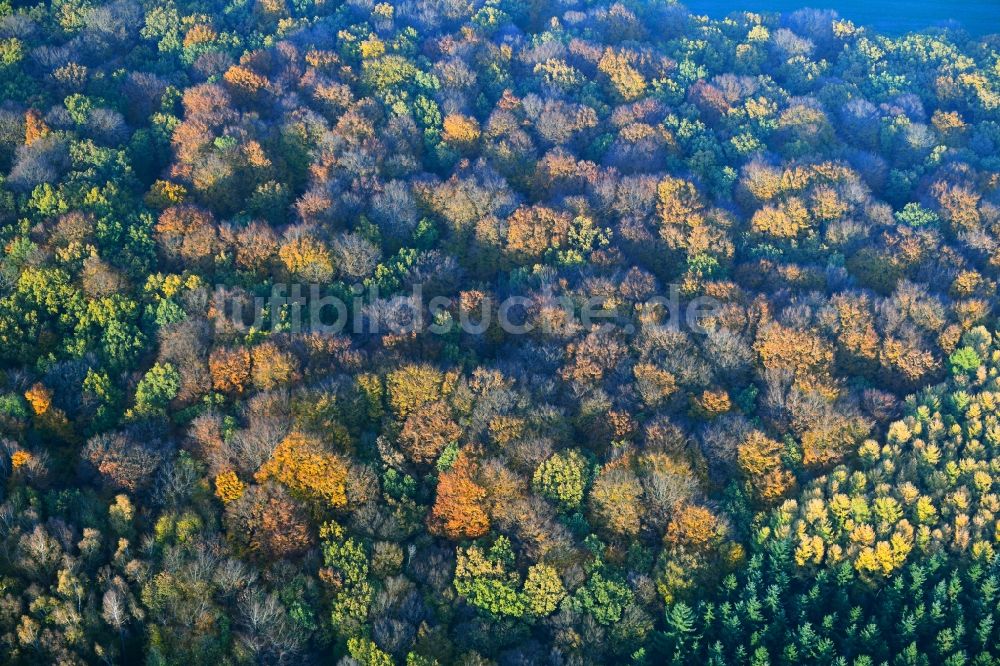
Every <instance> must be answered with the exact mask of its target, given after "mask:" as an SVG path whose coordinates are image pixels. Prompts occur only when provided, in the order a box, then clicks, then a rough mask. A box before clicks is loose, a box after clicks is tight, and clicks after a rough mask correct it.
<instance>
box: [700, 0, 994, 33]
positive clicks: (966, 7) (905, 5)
mask: <svg viewBox="0 0 1000 666" xmlns="http://www.w3.org/2000/svg"><path fill="white" fill-rule="evenodd" d="M683 4H684V5H685V6H686V7H687V8H688V9H690V10H691V11H692V12H694V13H696V14H707V15H708V16H710V17H712V18H722V17H724V16H726V15H727V14H729V13H731V12H736V11H755V12H780V13H782V14H787V13H790V12H793V11H795V10H797V9H802V8H803V7H811V8H814V9H833V10H835V11H836V12H837V13H838V14H839V15H840V16H841V18H845V19H850V20H851V21H853V22H854V23H856V24H858V25H864V26H869V27H872V28H875V29H876V30H878V31H879V32H883V33H886V34H889V35H901V34H905V33H907V32H915V31H918V30H924V29H927V28H935V27H962V28H964V29H966V30H968V31H969V33H971V34H974V35H987V34H995V33H1000V0H945V1H943V0H825V1H823V0H814V1H813V2H808V0H739V1H734V0H689V2H685V3H683Z"/></svg>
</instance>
